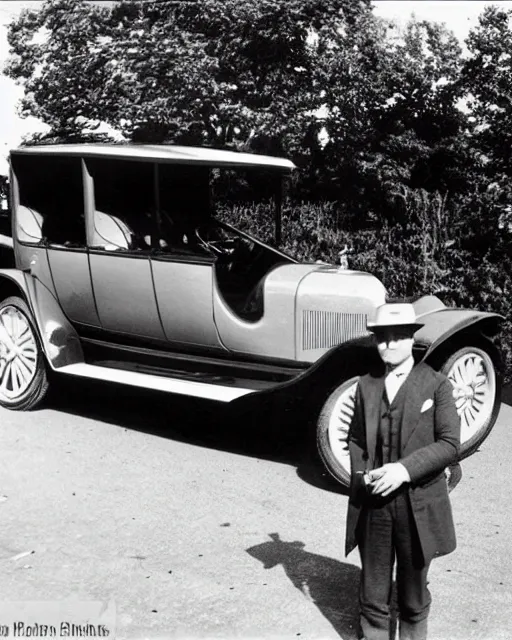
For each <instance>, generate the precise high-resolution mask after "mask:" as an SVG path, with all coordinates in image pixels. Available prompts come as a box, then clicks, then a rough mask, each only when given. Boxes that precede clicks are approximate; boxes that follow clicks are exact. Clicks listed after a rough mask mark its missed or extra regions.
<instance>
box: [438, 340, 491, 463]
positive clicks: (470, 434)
mask: <svg viewBox="0 0 512 640" xmlns="http://www.w3.org/2000/svg"><path fill="white" fill-rule="evenodd" d="M441 371H442V373H444V374H445V375H446V376H447V377H448V379H449V380H450V382H451V383H452V385H453V397H454V398H455V405H456V407H457V411H458V413H459V416H460V429H461V430H460V441H461V453H460V458H461V459H462V458H466V457H467V456H469V455H470V454H471V453H473V451H475V449H476V448H477V447H479V446H480V444H482V442H483V441H484V440H485V438H486V437H487V436H488V435H489V433H490V431H491V429H492V428H493V426H494V423H495V422H496V418H497V417H498V412H499V408H500V394H499V389H498V384H497V375H496V370H495V366H494V362H493V360H492V358H491V356H490V355H489V354H488V353H487V352H486V351H484V350H483V349H479V348H478V347H464V348H462V349H459V350H458V351H456V352H455V353H453V354H452V355H451V356H450V357H449V358H448V360H447V361H446V362H445V363H444V365H443V366H442V368H441Z"/></svg>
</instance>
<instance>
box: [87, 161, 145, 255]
mask: <svg viewBox="0 0 512 640" xmlns="http://www.w3.org/2000/svg"><path fill="white" fill-rule="evenodd" d="M86 165H87V170H88V172H89V174H90V175H91V177H92V179H93V188H94V211H93V222H94V224H93V238H92V239H91V247H93V248H96V249H106V250H109V251H122V250H129V251H150V250H151V246H152V241H153V237H152V236H153V234H154V231H155V228H156V227H155V214H154V210H155V201H154V187H153V179H154V178H153V164H152V163H151V162H133V161H128V160H117V159H114V160H112V159H106V158H93V159H87V160H86Z"/></svg>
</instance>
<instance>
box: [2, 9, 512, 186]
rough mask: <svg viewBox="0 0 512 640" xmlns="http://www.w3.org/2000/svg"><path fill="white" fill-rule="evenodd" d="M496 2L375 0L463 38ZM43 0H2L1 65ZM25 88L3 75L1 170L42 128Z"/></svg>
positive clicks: (392, 12)
mask: <svg viewBox="0 0 512 640" xmlns="http://www.w3.org/2000/svg"><path fill="white" fill-rule="evenodd" d="M490 4H494V5H498V6H500V7H503V8H505V9H507V8H510V9H512V1H511V0H509V1H508V2H506V1H503V0H499V1H495V2H492V1H491V2H489V1H487V0H374V7H375V13H376V14H377V15H379V16H381V17H383V18H391V19H393V20H397V21H398V22H400V23H405V22H407V20H408V19H409V18H410V16H411V14H413V13H414V15H415V16H416V18H417V19H419V20H421V19H426V20H431V21H437V22H444V23H445V24H446V26H447V27H448V28H449V29H451V30H452V31H453V32H454V33H455V35H456V36H457V37H458V38H459V40H460V41H461V42H462V41H463V40H464V39H465V37H466V36H467V35H468V33H469V30H470V29H471V28H473V27H474V26H476V24H477V21H478V16H479V15H480V14H481V12H482V11H483V9H484V7H486V6H487V5H490ZM40 5H41V2H40V1H39V0H2V1H1V2H0V67H2V66H3V63H4V62H5V60H6V58H7V56H8V55H9V47H8V44H7V37H6V35H7V30H6V25H7V24H8V23H9V22H10V21H11V20H12V19H13V18H15V17H16V16H17V15H19V13H20V11H21V10H22V9H23V8H24V7H28V8H37V7H38V6H40ZM21 95H22V90H21V88H20V87H17V86H16V85H15V84H14V82H13V81H12V80H9V79H8V78H6V77H4V76H2V75H0V174H5V173H6V171H7V162H6V160H5V158H6V156H7V154H8V151H9V149H11V148H13V147H15V146H17V145H18V144H19V143H20V142H21V138H22V136H23V135H25V134H27V133H30V132H33V131H38V130H42V128H43V127H41V124H40V123H38V122H37V121H36V120H34V119H33V118H28V119H24V120H22V119H21V118H19V117H18V116H17V113H16V105H17V103H18V101H19V99H20V97H21Z"/></svg>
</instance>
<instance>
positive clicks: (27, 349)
mask: <svg viewBox="0 0 512 640" xmlns="http://www.w3.org/2000/svg"><path fill="white" fill-rule="evenodd" d="M47 390H48V379H47V376H46V368H45V362H44V356H43V353H42V351H41V348H40V346H39V341H38V338H37V335H36V332H35V329H34V326H33V324H32V320H31V314H30V310H29V309H28V307H27V305H26V303H25V302H24V301H23V300H22V299H21V298H16V297H12V298H7V299H6V300H3V301H2V302H0V405H1V406H3V407H7V408H8V409H18V410H25V411H26V410H28V409H32V408H33V407H35V406H36V405H37V404H38V403H39V402H40V401H41V400H42V399H43V397H44V396H45V395H46V392H47Z"/></svg>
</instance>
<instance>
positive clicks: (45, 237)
mask: <svg viewBox="0 0 512 640" xmlns="http://www.w3.org/2000/svg"><path fill="white" fill-rule="evenodd" d="M12 167H13V171H14V173H15V175H16V178H17V180H18V188H19V205H18V207H17V210H16V220H17V225H16V234H17V237H18V240H20V241H21V242H25V243H29V244H39V243H41V242H43V241H45V242H48V243H49V244H55V245H61V246H67V247H83V246H85V218H84V205H83V188H82V171H81V164H80V159H79V158H64V157H56V156H28V155H27V156H24V155H21V154H20V155H13V157H12Z"/></svg>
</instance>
